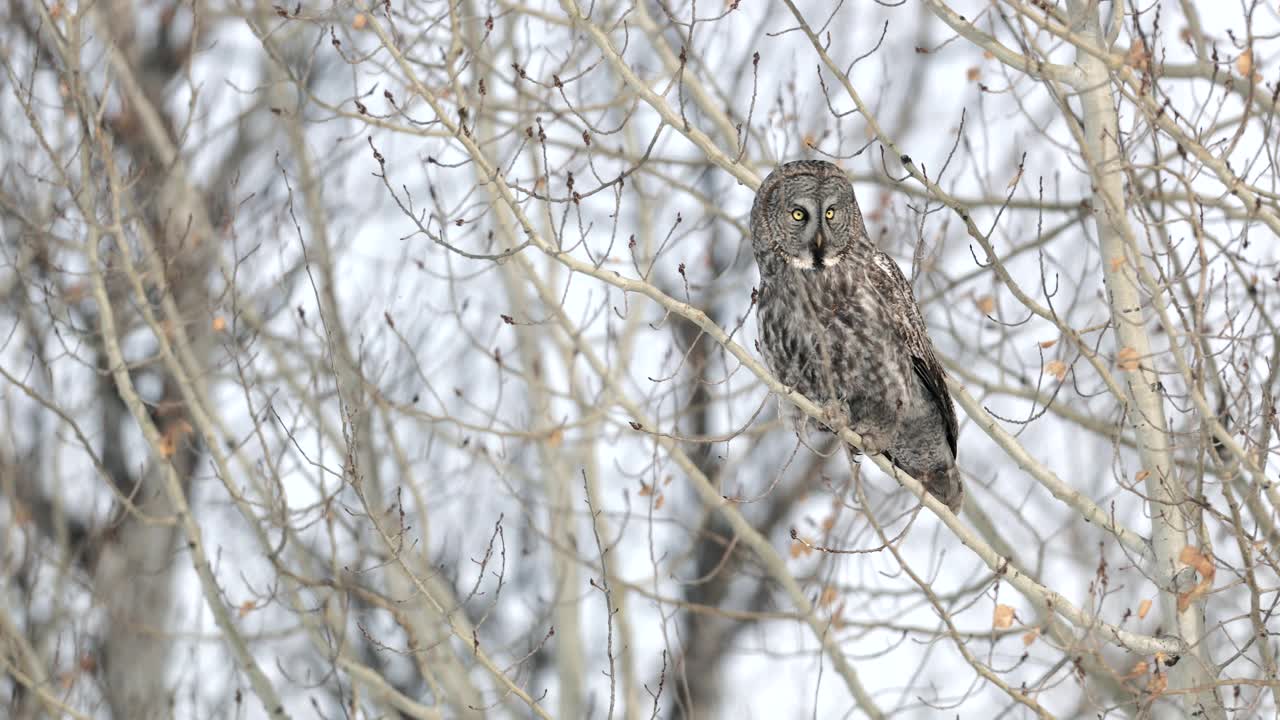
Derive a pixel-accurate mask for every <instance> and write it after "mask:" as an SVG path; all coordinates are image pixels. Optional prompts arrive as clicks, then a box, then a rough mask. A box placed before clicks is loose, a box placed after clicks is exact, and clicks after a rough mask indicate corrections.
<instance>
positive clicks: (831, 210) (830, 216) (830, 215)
mask: <svg viewBox="0 0 1280 720" xmlns="http://www.w3.org/2000/svg"><path fill="white" fill-rule="evenodd" d="M835 216H836V209H835V208H827V219H828V220H832V219H834V218H835Z"/></svg>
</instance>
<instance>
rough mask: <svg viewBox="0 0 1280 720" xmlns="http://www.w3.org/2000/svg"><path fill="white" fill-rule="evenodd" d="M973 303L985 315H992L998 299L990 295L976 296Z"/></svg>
mask: <svg viewBox="0 0 1280 720" xmlns="http://www.w3.org/2000/svg"><path fill="white" fill-rule="evenodd" d="M973 304H974V305H976V306H977V307H978V310H979V311H980V312H981V313H982V314H983V315H990V314H991V313H992V311H994V310H995V309H996V299H995V298H993V297H991V296H990V295H983V296H982V297H977V298H974V300H973Z"/></svg>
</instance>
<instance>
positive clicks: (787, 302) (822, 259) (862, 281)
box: [751, 160, 964, 512]
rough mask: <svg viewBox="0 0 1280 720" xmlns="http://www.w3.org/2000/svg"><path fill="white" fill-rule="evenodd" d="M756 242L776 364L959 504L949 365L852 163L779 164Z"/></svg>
mask: <svg viewBox="0 0 1280 720" xmlns="http://www.w3.org/2000/svg"><path fill="white" fill-rule="evenodd" d="M751 244H752V248H753V249H754V251H755V256H756V264H757V265H759V267H760V289H759V294H758V295H757V310H756V311H757V319H758V321H759V324H760V343H761V347H762V351H763V354H764V358H765V362H766V363H767V364H768V365H769V368H770V369H771V370H773V372H774V374H775V375H776V376H777V377H778V379H779V380H780V381H782V382H783V383H785V384H786V385H787V386H788V387H790V388H793V389H794V390H796V391H798V392H800V393H801V394H803V395H804V396H805V397H807V398H809V399H810V400H813V401H814V402H816V403H818V404H821V405H823V406H824V407H825V408H826V411H827V413H828V414H829V416H830V417H832V418H835V419H839V418H843V417H844V416H846V415H847V418H848V422H849V427H850V428H851V429H852V430H853V431H854V432H856V433H858V434H859V435H860V436H862V439H863V441H864V443H865V447H864V448H863V449H864V450H865V451H866V452H868V453H872V454H875V453H882V454H884V456H885V457H886V458H888V459H889V460H890V461H891V462H892V463H893V464H894V465H896V466H897V467H899V468H901V469H902V470H903V471H904V472H906V473H908V474H910V475H911V476H913V477H915V478H916V479H917V480H919V481H920V482H922V483H923V484H924V486H925V489H927V490H928V491H929V492H930V493H932V494H933V495H934V496H935V497H937V498H938V499H939V500H941V501H942V502H943V503H946V505H947V506H948V507H950V508H951V510H952V511H953V512H959V511H960V506H961V503H962V502H963V500H964V488H963V487H962V486H961V484H960V473H959V472H958V470H957V469H956V436H957V433H958V430H957V426H956V412H955V408H954V407H952V405H951V395H950V393H948V392H947V385H946V382H945V380H944V379H943V378H944V376H943V371H942V366H941V365H940V364H939V363H938V359H937V357H936V356H935V355H934V352H933V344H932V343H931V342H930V341H929V336H928V334H927V333H926V331H925V326H924V320H923V318H921V316H920V309H919V308H918V307H917V306H916V302H915V297H914V295H913V294H912V292H911V285H910V284H909V283H908V282H907V279H906V278H905V277H903V275H902V271H901V270H899V269H898V265H897V263H895V262H894V261H893V260H892V259H891V258H890V257H889V256H887V255H885V254H884V253H882V252H880V251H879V250H878V249H876V246H875V244H874V243H873V242H872V241H871V238H870V237H869V236H868V235H867V229H866V226H865V225H863V223H862V212H861V211H860V210H859V209H858V201H857V200H856V199H855V198H854V195H853V186H852V185H851V184H850V182H849V179H848V178H847V177H846V176H845V174H844V172H843V171H842V170H840V168H838V167H836V166H835V165H833V164H831V163H829V162H823V161H813V160H799V161H796V162H789V163H786V164H784V165H781V166H779V167H778V168H777V169H776V170H774V171H773V172H772V173H771V174H770V175H769V177H767V178H765V181H764V183H763V184H762V185H761V186H760V190H759V192H757V193H756V199H755V204H754V205H753V206H752V208H751Z"/></svg>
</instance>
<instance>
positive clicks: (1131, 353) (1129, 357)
mask: <svg viewBox="0 0 1280 720" xmlns="http://www.w3.org/2000/svg"><path fill="white" fill-rule="evenodd" d="M1139 357H1140V356H1139V355H1138V351H1137V350H1134V349H1133V348H1131V347H1123V348H1120V352H1118V353H1116V365H1117V366H1118V367H1119V368H1120V369H1121V370H1124V371H1127V372H1131V371H1133V370H1137V369H1138V358H1139Z"/></svg>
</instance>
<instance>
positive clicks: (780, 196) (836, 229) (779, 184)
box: [751, 160, 875, 270]
mask: <svg viewBox="0 0 1280 720" xmlns="http://www.w3.org/2000/svg"><path fill="white" fill-rule="evenodd" d="M751 242H752V245H753V246H754V249H755V252H756V255H757V257H760V256H764V255H773V256H776V257H779V258H781V259H784V260H786V262H787V263H788V264H790V265H792V266H793V267H797V268H800V269H802V270H819V269H821V268H824V267H831V266H832V265H835V264H837V263H839V262H842V261H844V260H847V259H849V258H852V257H857V256H859V255H865V254H867V253H870V252H874V249H875V248H874V246H873V245H872V244H871V240H870V238H869V237H867V230H866V227H865V226H864V225H863V224H862V212H861V211H860V210H859V209H858V201H857V199H855V198H854V196H853V185H852V184H850V183H849V178H848V177H846V176H845V174H844V171H843V170H841V169H840V168H838V167H836V166H835V165H833V164H831V163H829V162H826V161H824V160H796V161H794V162H789V163H786V164H783V165H779V166H778V167H777V168H776V169H775V170H774V171H773V172H771V173H769V177H767V178H765V180H764V182H763V183H762V184H761V185H760V190H759V191H757V192H756V201H755V204H754V205H753V206H752V208H751Z"/></svg>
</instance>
